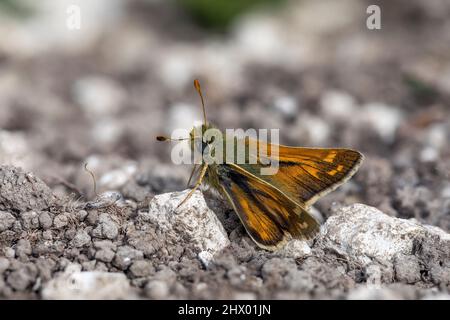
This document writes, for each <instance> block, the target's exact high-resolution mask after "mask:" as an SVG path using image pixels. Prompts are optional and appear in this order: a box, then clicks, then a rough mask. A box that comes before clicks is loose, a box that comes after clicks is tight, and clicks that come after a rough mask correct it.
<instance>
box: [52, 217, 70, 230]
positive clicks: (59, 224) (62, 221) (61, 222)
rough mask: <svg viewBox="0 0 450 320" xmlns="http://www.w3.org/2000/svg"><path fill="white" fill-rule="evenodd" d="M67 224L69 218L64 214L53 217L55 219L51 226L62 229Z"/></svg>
mask: <svg viewBox="0 0 450 320" xmlns="http://www.w3.org/2000/svg"><path fill="white" fill-rule="evenodd" d="M68 223H69V218H68V217H67V215H66V214H64V213H61V214H58V215H57V216H56V217H55V219H54V220H53V224H54V225H55V228H56V229H61V228H64V227H65V226H67V225H68Z"/></svg>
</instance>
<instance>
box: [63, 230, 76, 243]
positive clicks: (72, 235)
mask: <svg viewBox="0 0 450 320" xmlns="http://www.w3.org/2000/svg"><path fill="white" fill-rule="evenodd" d="M76 234H77V229H75V228H70V229H67V230H66V232H64V236H65V238H66V239H67V240H69V241H70V240H73V238H75V235H76Z"/></svg>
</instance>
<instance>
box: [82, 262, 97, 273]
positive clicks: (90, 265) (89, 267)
mask: <svg viewBox="0 0 450 320" xmlns="http://www.w3.org/2000/svg"><path fill="white" fill-rule="evenodd" d="M95 264H96V261H95V260H90V261H85V262H83V263H82V264H81V266H82V267H83V271H93V270H95Z"/></svg>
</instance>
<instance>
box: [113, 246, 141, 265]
mask: <svg viewBox="0 0 450 320" xmlns="http://www.w3.org/2000/svg"><path fill="white" fill-rule="evenodd" d="M143 257H144V254H143V253H142V251H139V250H136V249H133V248H132V247H130V246H122V247H119V248H118V249H117V253H116V256H115V257H114V261H113V265H114V266H116V267H117V268H119V269H120V270H125V269H127V268H128V267H129V266H130V265H131V263H132V262H133V261H134V260H139V259H142V258H143Z"/></svg>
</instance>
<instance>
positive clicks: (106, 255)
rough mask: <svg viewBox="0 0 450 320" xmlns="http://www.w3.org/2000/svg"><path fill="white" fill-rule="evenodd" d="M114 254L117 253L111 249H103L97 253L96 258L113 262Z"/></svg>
mask: <svg viewBox="0 0 450 320" xmlns="http://www.w3.org/2000/svg"><path fill="white" fill-rule="evenodd" d="M114 255H115V253H114V251H112V250H111V249H101V250H98V251H97V252H96V253H95V259H97V260H99V261H103V262H111V261H112V259H113V258H114Z"/></svg>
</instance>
